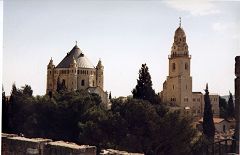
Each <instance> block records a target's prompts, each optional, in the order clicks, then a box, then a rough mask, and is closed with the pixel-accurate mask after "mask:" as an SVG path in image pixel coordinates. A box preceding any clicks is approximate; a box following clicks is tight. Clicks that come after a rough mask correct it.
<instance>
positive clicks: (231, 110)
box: [227, 92, 234, 118]
mask: <svg viewBox="0 0 240 155" xmlns="http://www.w3.org/2000/svg"><path fill="white" fill-rule="evenodd" d="M227 111H228V112H227V113H228V117H230V118H234V104H233V96H232V93H231V92H229V99H228V107H227Z"/></svg>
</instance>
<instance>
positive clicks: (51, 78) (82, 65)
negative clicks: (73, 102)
mask: <svg viewBox="0 0 240 155" xmlns="http://www.w3.org/2000/svg"><path fill="white" fill-rule="evenodd" d="M58 83H61V84H62V85H64V87H65V88H66V89H67V91H75V90H88V91H89V92H90V93H96V94H98V95H99V96H100V97H101V99H102V102H103V103H104V104H105V105H107V104H108V102H109V101H108V94H107V92H105V91H104V66H103V65H102V61H101V60H99V61H98V64H97V65H96V67H95V66H94V65H93V64H92V63H91V61H90V60H89V59H88V58H87V57H86V55H85V54H84V53H83V52H82V51H81V49H80V48H79V47H78V46H77V42H76V45H75V46H74V47H73V48H72V50H71V51H70V52H68V53H67V54H66V56H65V57H64V58H63V60H62V61H61V62H60V63H59V64H58V65H57V66H55V65H54V64H53V60H52V58H51V60H50V62H49V64H48V65H47V90H46V93H47V94H49V93H54V92H56V91H57V85H58Z"/></svg>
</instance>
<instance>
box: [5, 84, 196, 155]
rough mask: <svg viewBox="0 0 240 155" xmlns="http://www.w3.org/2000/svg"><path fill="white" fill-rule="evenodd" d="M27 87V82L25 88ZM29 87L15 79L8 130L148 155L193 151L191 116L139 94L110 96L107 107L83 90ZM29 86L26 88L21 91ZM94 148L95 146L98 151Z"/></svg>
mask: <svg viewBox="0 0 240 155" xmlns="http://www.w3.org/2000/svg"><path fill="white" fill-rule="evenodd" d="M26 87H27V88H26ZM30 88H31V87H30V86H28V85H25V86H24V87H22V88H21V89H18V88H16V86H15V85H13V90H12V93H11V98H12V100H10V101H9V103H8V104H9V110H8V116H9V127H10V128H9V130H7V131H6V132H8V133H16V134H19V133H22V134H24V136H26V137H42V138H50V139H53V140H64V141H72V142H75V143H78V144H88V145H95V146H97V148H98V149H99V150H100V149H101V148H112V149H118V150H126V151H129V152H142V153H145V154H149V155H154V154H160V153H162V154H171V155H181V154H189V153H190V152H191V147H192V141H193V139H194V137H195V135H196V131H195V129H193V128H192V125H191V124H192V120H191V119H190V118H188V117H182V116H180V114H179V113H178V112H169V111H167V109H166V108H164V107H163V106H161V105H159V104H150V102H149V101H147V100H142V99H133V98H128V99H122V98H117V99H116V98H115V99H112V108H111V109H110V110H107V109H105V108H104V106H102V104H101V102H102V101H101V98H100V97H99V96H98V95H97V94H90V93H89V92H87V91H74V92H65V93H55V94H53V96H52V98H50V97H49V96H48V95H44V96H35V97H34V96H31V95H30V94H31V93H26V92H31V89H30ZM24 90H28V91H24ZM99 150H98V152H99Z"/></svg>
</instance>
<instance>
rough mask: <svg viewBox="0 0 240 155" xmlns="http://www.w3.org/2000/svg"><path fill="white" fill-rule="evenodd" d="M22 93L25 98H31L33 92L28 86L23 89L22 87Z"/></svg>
mask: <svg viewBox="0 0 240 155" xmlns="http://www.w3.org/2000/svg"><path fill="white" fill-rule="evenodd" d="M22 92H23V94H24V95H27V96H32V94H33V90H32V88H31V86H30V85H25V86H24V87H22Z"/></svg>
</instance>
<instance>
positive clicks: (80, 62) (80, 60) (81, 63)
mask: <svg viewBox="0 0 240 155" xmlns="http://www.w3.org/2000/svg"><path fill="white" fill-rule="evenodd" d="M73 58H74V60H75V61H76V63H77V66H78V67H80V68H94V66H93V65H92V63H91V62H90V61H89V60H88V58H87V57H86V56H85V55H84V54H83V52H82V51H81V49H80V48H79V47H78V46H77V45H75V46H74V47H73V49H72V50H71V51H70V52H69V53H67V55H66V56H65V57H64V58H63V60H62V61H61V62H60V63H59V64H58V65H57V68H69V67H70V64H71V63H72V61H73Z"/></svg>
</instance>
